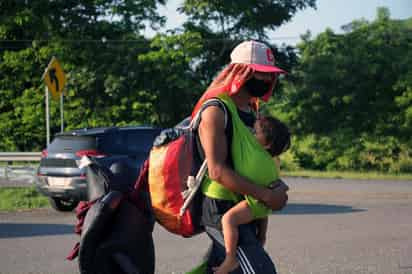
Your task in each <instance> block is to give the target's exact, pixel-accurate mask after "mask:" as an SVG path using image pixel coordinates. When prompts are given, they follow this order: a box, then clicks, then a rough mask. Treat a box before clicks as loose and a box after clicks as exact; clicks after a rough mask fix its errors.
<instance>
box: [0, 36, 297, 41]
mask: <svg viewBox="0 0 412 274" xmlns="http://www.w3.org/2000/svg"><path fill="white" fill-rule="evenodd" d="M269 39H270V40H297V39H300V36H278V37H270V38H269ZM202 40H203V41H225V40H227V41H232V40H231V39H226V38H214V39H202ZM32 42H68V43H74V42H80V43H147V41H142V40H136V39H128V40H124V39H105V38H104V37H103V38H102V39H62V40H54V39H32V40H30V39H14V40H0V43H32Z"/></svg>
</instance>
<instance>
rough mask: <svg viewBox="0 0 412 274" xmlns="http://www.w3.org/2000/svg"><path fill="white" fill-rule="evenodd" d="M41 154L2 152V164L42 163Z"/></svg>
mask: <svg viewBox="0 0 412 274" xmlns="http://www.w3.org/2000/svg"><path fill="white" fill-rule="evenodd" d="M40 158H41V152H0V162H13V161H27V162H30V161H40Z"/></svg>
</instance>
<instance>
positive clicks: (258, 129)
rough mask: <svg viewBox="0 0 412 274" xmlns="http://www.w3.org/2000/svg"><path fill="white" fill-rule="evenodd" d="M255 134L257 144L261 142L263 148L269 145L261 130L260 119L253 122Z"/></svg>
mask: <svg viewBox="0 0 412 274" xmlns="http://www.w3.org/2000/svg"><path fill="white" fill-rule="evenodd" d="M253 127H254V130H255V136H256V139H257V141H258V142H259V144H261V145H262V146H263V147H264V148H265V149H268V148H269V147H270V143H269V142H268V140H267V138H266V135H265V134H264V132H263V129H262V124H261V120H259V119H257V120H256V122H255V124H254V126H253Z"/></svg>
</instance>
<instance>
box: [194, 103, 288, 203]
mask: <svg viewBox="0 0 412 274" xmlns="http://www.w3.org/2000/svg"><path fill="white" fill-rule="evenodd" d="M199 135H200V141H201V143H202V147H203V150H204V152H205V156H206V159H207V166H208V171H209V177H210V178H211V179H212V180H215V181H218V182H219V183H221V184H222V185H223V186H224V187H226V188H227V189H229V190H230V191H233V192H236V193H239V194H242V195H250V196H252V197H254V198H255V199H257V200H259V201H262V202H263V203H264V204H265V205H266V206H268V207H269V208H271V209H273V210H279V209H281V208H283V207H284V206H285V205H286V201H287V199H288V196H287V194H286V190H285V189H284V188H277V190H276V191H274V190H270V189H268V188H265V187H262V186H258V185H256V184H254V183H253V182H251V181H249V180H248V179H247V178H245V177H243V176H241V175H239V174H238V173H237V172H236V171H234V170H233V169H231V168H230V167H229V166H228V165H227V163H226V159H227V153H228V150H227V146H228V145H227V138H226V134H225V122H224V112H223V110H221V109H220V108H219V107H217V106H210V107H208V108H206V109H205V110H204V111H203V113H202V120H201V122H200V126H199Z"/></svg>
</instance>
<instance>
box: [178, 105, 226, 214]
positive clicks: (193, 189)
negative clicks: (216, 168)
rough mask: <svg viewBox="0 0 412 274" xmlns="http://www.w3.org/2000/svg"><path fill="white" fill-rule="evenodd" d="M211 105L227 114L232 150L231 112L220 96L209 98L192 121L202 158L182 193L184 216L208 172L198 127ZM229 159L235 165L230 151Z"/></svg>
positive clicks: (182, 212)
mask: <svg viewBox="0 0 412 274" xmlns="http://www.w3.org/2000/svg"><path fill="white" fill-rule="evenodd" d="M209 106H218V107H220V108H221V109H222V110H223V112H224V114H225V131H226V134H227V130H228V129H229V130H230V135H228V134H227V138H228V148H229V149H228V152H229V151H230V147H231V142H232V135H233V134H232V130H233V129H232V121H231V118H230V116H229V115H230V112H229V111H228V110H227V107H226V105H225V104H224V103H223V102H222V101H221V100H220V99H218V98H212V99H209V100H207V101H206V102H205V103H204V104H203V105H202V106H201V108H200V110H199V111H198V113H197V114H196V116H195V117H194V118H193V120H192V122H191V123H190V127H191V129H192V130H194V131H195V143H196V146H197V151H198V155H199V157H200V159H201V162H202V164H201V166H200V168H199V171H198V172H197V174H196V176H189V177H188V178H187V182H186V184H187V190H186V191H184V192H183V193H182V195H183V198H184V203H183V205H182V207H181V208H180V212H179V215H180V216H183V214H184V213H185V211H186V209H187V208H188V206H189V204H190V203H191V201H192V200H193V199H194V197H195V195H196V193H197V191H198V189H199V187H200V185H201V183H202V180H203V177H204V176H205V174H206V172H207V161H206V159H205V156H204V151H203V148H202V145H201V144H200V137H199V134H198V131H197V129H198V128H199V124H200V121H201V113H202V112H203V111H204V110H205V109H206V108H207V107H209ZM227 158H228V161H230V162H229V163H230V165H231V166H232V167H233V163H232V155H231V153H230V152H229V153H228V157H227Z"/></svg>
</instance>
